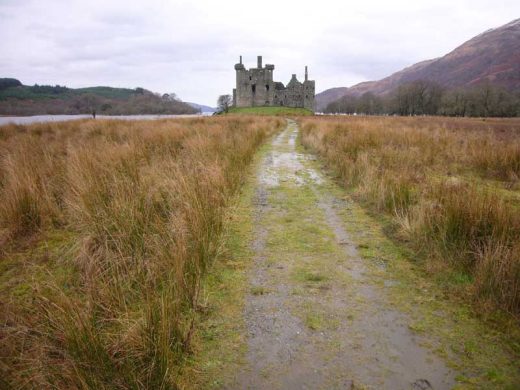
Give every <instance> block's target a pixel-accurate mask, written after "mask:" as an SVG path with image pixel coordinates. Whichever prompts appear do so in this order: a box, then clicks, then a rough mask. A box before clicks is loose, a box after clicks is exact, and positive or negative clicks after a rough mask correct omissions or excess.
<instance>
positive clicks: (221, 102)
mask: <svg viewBox="0 0 520 390" xmlns="http://www.w3.org/2000/svg"><path fill="white" fill-rule="evenodd" d="M231 103H232V99H231V95H220V96H219V97H218V100H217V107H218V109H219V111H220V112H226V113H227V112H228V111H229V107H230V106H231Z"/></svg>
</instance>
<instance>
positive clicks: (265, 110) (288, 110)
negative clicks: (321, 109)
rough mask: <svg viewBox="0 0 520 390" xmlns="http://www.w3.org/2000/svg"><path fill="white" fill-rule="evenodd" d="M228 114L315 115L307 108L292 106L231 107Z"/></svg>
mask: <svg viewBox="0 0 520 390" xmlns="http://www.w3.org/2000/svg"><path fill="white" fill-rule="evenodd" d="M228 114H235V115H274V116H309V115H314V113H313V112H312V111H311V110H308V109H306V108H292V107H231V108H230V109H229V111H228Z"/></svg>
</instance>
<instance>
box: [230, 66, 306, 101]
mask: <svg viewBox="0 0 520 390" xmlns="http://www.w3.org/2000/svg"><path fill="white" fill-rule="evenodd" d="M235 70H236V73H237V86H236V88H234V89H233V105H234V106H235V107H259V106H286V107H303V108H307V109H309V110H311V111H314V91H315V83H314V80H309V77H308V73H307V67H305V81H304V82H303V83H300V82H299V81H298V79H296V75H295V74H293V75H292V78H291V80H290V81H289V83H288V84H287V86H286V87H285V86H284V85H283V83H280V82H278V81H273V71H274V65H269V64H266V65H265V67H262V56H258V63H257V67H256V68H250V69H246V68H245V66H244V65H243V64H242V56H240V62H239V63H238V64H236V65H235Z"/></svg>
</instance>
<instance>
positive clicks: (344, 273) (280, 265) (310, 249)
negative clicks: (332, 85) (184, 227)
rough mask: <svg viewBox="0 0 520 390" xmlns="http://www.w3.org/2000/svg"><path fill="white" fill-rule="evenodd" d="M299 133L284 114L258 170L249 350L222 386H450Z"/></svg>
mask: <svg viewBox="0 0 520 390" xmlns="http://www.w3.org/2000/svg"><path fill="white" fill-rule="evenodd" d="M297 136H298V128H297V126H296V124H295V123H294V122H292V121H289V122H288V126H287V128H286V129H285V131H284V132H282V133H281V134H280V135H278V136H277V137H276V138H275V140H274V141H273V143H272V149H271V150H270V152H269V153H268V154H267V155H266V157H265V158H264V160H263V162H262V164H261V167H260V170H259V173H258V187H257V190H256V197H255V209H256V210H255V213H256V215H255V229H256V234H255V240H254V242H253V243H252V248H253V250H254V251H255V259H254V265H253V268H252V270H251V274H250V284H251V293H250V294H249V295H248V297H247V300H246V308H245V319H246V326H247V332H248V333H247V347H248V351H247V354H246V364H245V367H244V368H243V370H242V371H241V372H239V373H237V376H236V380H235V383H233V384H232V385H230V386H228V388H232V389H320V388H323V389H335V388H337V389H359V388H363V389H383V388H384V389H449V388H451V387H452V386H453V385H454V379H453V378H454V375H455V373H454V372H452V371H451V370H450V369H449V368H447V367H446V365H445V364H444V362H443V361H442V360H441V359H440V358H439V357H438V356H436V355H434V354H433V353H432V352H431V351H430V350H429V349H428V348H427V347H425V346H424V345H425V344H426V341H427V340H425V339H423V338H422V337H420V336H418V335H416V334H414V333H413V332H412V331H411V330H410V329H409V327H408V323H409V319H408V318H407V316H406V315H404V314H403V313H400V312H398V311H396V310H393V309H391V308H390V307H389V306H388V305H387V304H386V303H385V297H384V287H378V286H376V284H374V283H373V282H372V281H371V280H370V274H369V272H367V268H366V266H365V264H364V260H363V259H362V258H361V257H360V256H359V254H358V252H357V250H356V246H355V244H354V243H353V242H352V240H351V239H350V237H349V235H348V233H347V230H346V229H345V227H344V223H345V222H344V221H343V220H342V218H341V217H340V216H339V214H338V211H339V210H340V208H342V207H346V206H345V204H344V202H343V201H341V200H339V199H336V198H335V197H334V195H333V194H332V193H331V192H330V191H328V192H327V186H326V184H327V179H325V178H324V176H323V175H321V173H320V172H318V171H317V170H316V169H315V168H313V166H312V164H311V163H310V160H312V157H310V156H308V155H306V154H301V153H298V152H297V151H296V141H297ZM388 283H389V284H391V283H392V281H391V280H388ZM385 284H386V281H385V283H383V286H384V285H385Z"/></svg>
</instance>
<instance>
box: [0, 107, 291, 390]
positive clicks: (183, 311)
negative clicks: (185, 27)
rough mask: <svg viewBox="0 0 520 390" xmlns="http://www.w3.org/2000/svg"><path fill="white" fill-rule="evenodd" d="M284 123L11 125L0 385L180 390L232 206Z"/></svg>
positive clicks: (1, 176)
mask: <svg viewBox="0 0 520 390" xmlns="http://www.w3.org/2000/svg"><path fill="white" fill-rule="evenodd" d="M284 123H285V122H284V121H283V120H281V119H277V118H267V117H266V118H250V117H218V118H204V119H203V118H197V119H182V120H161V121H153V122H147V121H136V122H127V121H91V120H86V121H75V122H61V123H46V124H36V125H30V126H16V125H9V126H4V127H1V128H0V161H1V163H0V194H1V195H0V198H1V205H0V222H1V225H0V243H1V244H0V245H1V246H0V248H1V251H0V256H1V257H0V258H1V260H0V275H1V276H0V297H1V299H0V301H1V310H0V313H1V314H0V316H1V321H2V327H1V328H0V372H1V374H0V387H2V388H6V387H9V386H12V387H13V388H22V387H30V388H85V389H86V388H88V389H91V388H176V387H177V385H178V383H179V382H178V380H179V379H178V375H179V370H180V369H181V367H182V366H183V364H184V363H183V362H184V361H185V360H186V358H187V355H188V352H190V351H191V348H192V336H193V334H194V332H195V330H196V329H195V327H196V326H197V322H196V320H195V319H196V318H197V315H198V314H197V313H200V312H204V310H205V297H204V292H203V290H201V285H203V284H204V279H205V275H206V274H207V271H208V269H209V268H210V267H211V266H212V264H213V262H214V261H215V259H216V258H218V255H219V253H220V248H221V244H222V234H223V226H224V225H225V220H226V218H227V215H228V206H229V204H230V200H231V199H232V198H233V197H234V194H235V193H236V191H237V190H238V189H239V188H240V186H241V184H242V181H243V177H244V173H245V172H246V170H247V166H248V164H249V163H250V161H251V159H252V157H253V155H254V154H255V151H256V150H257V148H258V147H259V146H260V145H261V144H262V143H263V141H264V140H265V139H266V138H267V137H268V136H269V135H270V134H272V133H273V132H275V131H277V130H278V129H280V128H281V126H282V125H283V124H284Z"/></svg>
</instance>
